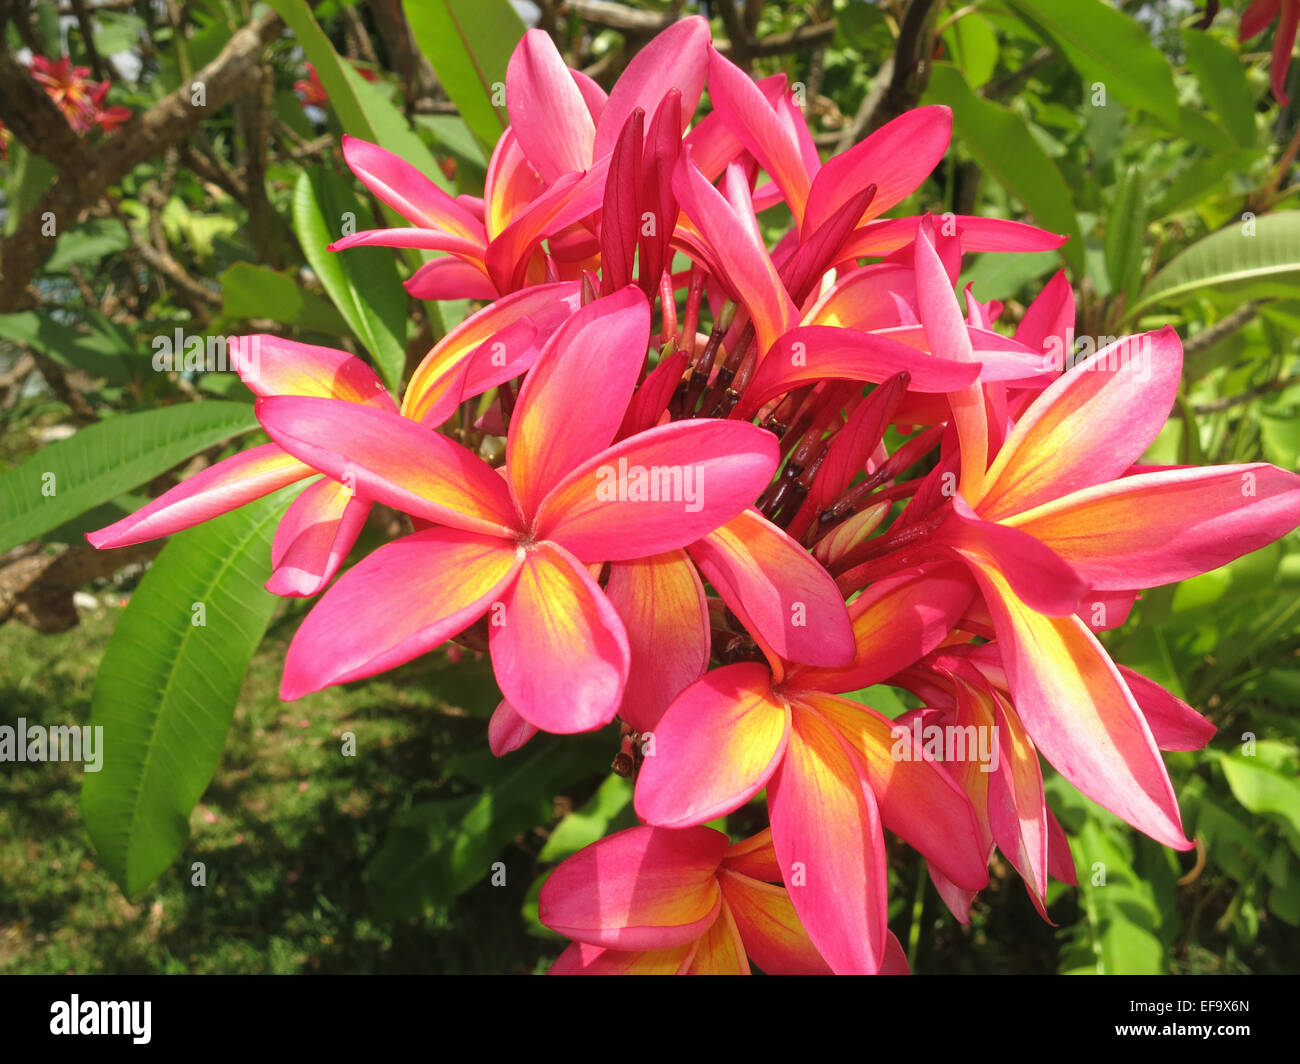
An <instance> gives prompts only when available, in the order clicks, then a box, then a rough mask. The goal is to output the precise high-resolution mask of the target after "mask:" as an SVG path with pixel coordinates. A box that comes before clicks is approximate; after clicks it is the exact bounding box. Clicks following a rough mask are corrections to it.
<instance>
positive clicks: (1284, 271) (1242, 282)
mask: <svg viewBox="0 0 1300 1064" xmlns="http://www.w3.org/2000/svg"><path fill="white" fill-rule="evenodd" d="M1251 228H1253V234H1252V233H1251V231H1250V229H1251ZM1297 291H1300V211H1282V212H1279V213H1277V214H1265V215H1261V216H1260V217H1258V218H1251V219H1247V220H1246V221H1244V222H1241V223H1239V224H1233V225H1229V226H1227V227H1226V228H1224V229H1220V230H1219V231H1218V232H1217V233H1211V234H1210V235H1209V236H1207V237H1205V239H1203V240H1200V241H1198V242H1197V243H1195V244H1193V245H1192V246H1191V247H1189V248H1187V250H1185V251H1183V252H1182V253H1181V254H1179V255H1177V256H1176V257H1175V258H1174V259H1173V261H1172V262H1170V263H1169V265H1168V266H1166V267H1165V268H1164V269H1162V270H1161V271H1160V272H1159V273H1157V274H1156V275H1155V277H1153V278H1152V279H1151V283H1150V284H1149V285H1147V286H1146V288H1145V289H1143V291H1142V294H1141V295H1140V296H1139V297H1138V301H1137V303H1136V304H1134V306H1133V307H1132V309H1131V311H1130V314H1131V313H1133V312H1136V311H1137V310H1139V309H1140V308H1142V307H1149V306H1153V305H1155V304H1157V303H1160V304H1165V303H1177V302H1179V301H1180V300H1184V299H1189V298H1191V297H1193V296H1204V297H1209V298H1211V299H1213V298H1216V297H1218V298H1222V299H1230V300H1231V301H1232V302H1233V303H1236V304H1239V303H1240V302H1241V301H1242V300H1244V299H1249V298H1256V297H1268V296H1278V295H1281V296H1291V297H1294V296H1295V295H1296V294H1297Z"/></svg>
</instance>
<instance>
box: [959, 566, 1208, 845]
mask: <svg viewBox="0 0 1300 1064" xmlns="http://www.w3.org/2000/svg"><path fill="white" fill-rule="evenodd" d="M976 574H977V579H978V581H979V583H980V586H981V588H982V590H983V592H984V600H985V602H987V603H988V607H989V610H990V612H991V613H992V615H993V624H994V627H995V629H996V631H997V636H998V643H999V644H1001V646H1002V653H1003V659H1004V661H1005V662H1006V666H1007V678H1008V680H1009V682H1010V685H1011V694H1012V700H1013V702H1014V703H1015V706H1016V710H1017V711H1018V712H1019V714H1020V717H1021V719H1022V720H1023V721H1024V724H1025V728H1026V729H1027V730H1028V732H1029V735H1030V738H1031V739H1033V741H1034V745H1035V746H1036V747H1038V749H1039V751H1040V752H1041V753H1042V755H1043V756H1044V757H1045V758H1047V760H1048V761H1050V762H1051V763H1052V764H1053V765H1054V766H1055V767H1056V769H1057V770H1058V771H1059V772H1060V773H1061V775H1063V776H1064V777H1065V778H1066V779H1068V780H1069V781H1070V782H1071V783H1073V784H1074V786H1075V787H1077V788H1078V789H1079V790H1080V791H1082V792H1083V793H1084V794H1085V795H1087V796H1088V797H1089V798H1091V799H1092V800H1093V801H1094V802H1097V803H1098V804H1099V805H1102V806H1104V807H1105V808H1107V809H1109V810H1110V811H1111V812H1113V813H1114V814H1115V815H1116V816H1118V817H1120V818H1121V819H1123V820H1125V821H1127V822H1128V823H1130V824H1132V825H1133V826H1134V827H1136V828H1137V829H1138V830H1139V831H1143V832H1145V833H1146V834H1148V835H1150V836H1151V837H1152V838H1153V839H1155V840H1156V841H1157V842H1161V843H1163V844H1164V845H1166V846H1172V847H1173V848H1174V849H1177V850H1185V849H1190V848H1191V845H1192V844H1191V843H1190V842H1188V841H1187V839H1186V838H1185V837H1184V836H1183V830H1182V819H1181V817H1180V816H1179V813H1178V802H1177V799H1176V798H1175V797H1174V789H1173V785H1172V784H1171V783H1170V782H1169V774H1168V772H1167V771H1166V770H1165V766H1164V763H1163V762H1162V761H1161V760H1160V754H1159V751H1158V750H1157V749H1156V744H1155V740H1154V739H1153V738H1152V735H1151V730H1150V728H1148V726H1147V724H1146V721H1145V720H1144V719H1143V717H1142V714H1141V712H1140V710H1139V709H1138V706H1137V703H1136V702H1135V701H1134V699H1133V695H1132V694H1131V693H1130V692H1129V689H1128V687H1127V686H1125V684H1124V681H1123V679H1122V677H1121V676H1120V674H1119V672H1118V671H1117V670H1116V668H1115V665H1114V664H1113V663H1112V662H1111V660H1110V658H1109V657H1108V656H1107V654H1106V652H1105V650H1104V649H1103V648H1102V646H1101V644H1100V643H1098V642H1097V639H1096V637H1095V636H1094V635H1093V634H1092V633H1091V632H1090V631H1088V628H1087V626H1086V625H1084V624H1083V622H1082V621H1080V620H1079V619H1078V618H1076V617H1044V616H1042V615H1041V614H1039V613H1036V612H1035V611H1033V610H1031V609H1029V608H1028V607H1027V606H1026V605H1025V604H1024V603H1023V602H1021V601H1020V600H1019V599H1018V598H1016V596H1015V593H1014V592H1013V591H1012V590H1011V588H1010V587H1009V586H1008V585H1007V583H1006V580H1005V578H1004V577H1003V576H1002V575H1001V574H1000V573H998V572H997V571H996V570H993V569H991V568H987V567H978V568H977V569H976Z"/></svg>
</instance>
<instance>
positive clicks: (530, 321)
mask: <svg viewBox="0 0 1300 1064" xmlns="http://www.w3.org/2000/svg"><path fill="white" fill-rule="evenodd" d="M441 261H444V262H447V261H450V260H447V259H444V260H441ZM581 294H582V293H581V286H580V285H579V284H578V283H577V282H575V281H561V282H559V283H556V284H544V285H534V286H532V287H530V288H525V289H524V290H523V291H520V292H512V293H510V294H509V295H504V296H501V297H500V298H499V299H495V298H494V300H493V302H492V303H491V304H489V305H488V306H486V307H484V308H483V309H482V310H479V311H476V312H475V313H473V314H471V315H470V316H469V317H468V318H466V319H465V320H464V321H463V322H461V323H460V324H459V325H457V326H456V327H455V328H454V329H452V330H451V332H449V333H448V334H447V335H446V336H444V337H443V338H442V339H441V340H439V341H438V342H437V343H436V344H435V345H434V347H433V349H432V350H431V351H430V352H429V353H428V354H427V355H425V356H424V358H423V359H421V360H420V364H419V366H418V367H416V370H415V372H414V373H413V374H412V375H411V382H410V383H409V384H408V385H407V386H406V394H405V396H404V397H403V399H402V416H403V417H408V418H410V419H411V420H412V421H422V422H424V423H425V424H427V425H429V426H430V427H432V426H434V425H439V424H441V423H442V422H443V421H445V420H446V419H447V418H448V417H450V416H451V414H452V411H453V410H455V408H456V406H457V405H458V404H459V403H460V401H461V399H463V398H465V397H466V396H474V395H480V394H482V393H483V392H485V391H487V390H488V389H489V388H493V387H496V385H497V384H500V383H501V381H502V380H509V379H510V378H511V377H514V376H517V375H518V374H520V373H522V372H523V371H524V370H526V369H527V368H528V367H529V366H531V365H532V364H533V362H534V361H535V360H536V358H537V353H538V351H539V350H540V349H541V346H542V344H544V343H545V342H546V340H547V338H548V337H549V336H550V335H551V334H552V333H553V332H554V331H555V330H556V329H557V328H559V326H560V325H561V324H562V323H563V322H564V321H565V320H566V319H568V317H569V316H570V315H571V314H573V312H574V311H576V310H577V309H578V307H579V306H580V305H581ZM501 374H508V375H507V376H504V377H502V376H501Z"/></svg>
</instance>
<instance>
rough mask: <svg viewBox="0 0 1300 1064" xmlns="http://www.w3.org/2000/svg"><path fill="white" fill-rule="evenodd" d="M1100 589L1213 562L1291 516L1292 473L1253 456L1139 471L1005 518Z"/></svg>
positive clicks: (1297, 512) (1155, 582)
mask: <svg viewBox="0 0 1300 1064" xmlns="http://www.w3.org/2000/svg"><path fill="white" fill-rule="evenodd" d="M1007 524H1008V525H1010V526H1012V527H1014V528H1018V529H1020V530H1021V531H1022V532H1027V533H1028V534H1029V535H1031V536H1033V537H1034V538H1035V539H1037V540H1041V541H1042V542H1043V543H1045V544H1047V546H1049V547H1051V548H1052V550H1054V551H1056V552H1057V553H1058V554H1060V555H1061V556H1062V557H1064V558H1065V559H1067V560H1068V561H1069V563H1070V565H1071V566H1072V567H1073V568H1074V569H1075V570H1076V571H1077V572H1078V573H1079V574H1080V575H1081V576H1082V577H1083V578H1084V579H1085V580H1087V581H1088V582H1089V583H1090V584H1091V585H1092V586H1093V587H1095V588H1097V589H1099V590H1103V591H1104V590H1122V589H1127V588H1148V587H1158V586H1159V585H1161V584H1172V583H1175V582H1176V581H1179V580H1186V579H1188V578H1189V577H1192V576H1199V575H1200V574H1201V573H1205V572H1209V571H1210V570H1211V569H1217V568H1218V567H1219V566H1221V565H1226V564H1227V563H1228V562H1230V561H1232V560H1233V559H1234V558H1240V557H1241V556H1242V555H1244V554H1249V553H1250V552H1251V551H1255V550H1258V549H1259V548H1260V547H1263V546H1266V545H1267V544H1269V543H1272V542H1273V541H1274V540H1277V539H1281V538H1282V537H1283V536H1284V535H1286V534H1287V533H1288V532H1290V531H1291V530H1292V529H1293V528H1295V527H1296V526H1297V525H1300V476H1297V475H1296V474H1295V473H1288V472H1285V471H1284V470H1281V469H1278V468H1277V467H1276V466H1271V465H1265V464H1263V463H1260V462H1256V463H1252V464H1250V465H1226V466H1205V467H1201V468H1193V469H1169V470H1162V471H1160V472H1155V473H1139V474H1137V475H1136V476H1130V477H1122V478H1121V479H1119V480H1115V481H1112V482H1110V483H1106V484H1098V485H1096V486H1094V487H1089V488H1085V489H1083V490H1082V491H1077V492H1075V493H1073V494H1071V495H1067V496H1065V497H1064V498H1061V499H1056V500H1054V501H1051V502H1047V503H1045V504H1044V505H1041V506H1038V507H1036V508H1035V509H1033V510H1030V511H1029V512H1027V513H1022V514H1018V515H1016V516H1015V517H1013V518H1008V520H1007Z"/></svg>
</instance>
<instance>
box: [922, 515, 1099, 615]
mask: <svg viewBox="0 0 1300 1064" xmlns="http://www.w3.org/2000/svg"><path fill="white" fill-rule="evenodd" d="M931 542H933V543H935V544H940V543H942V544H944V545H947V546H952V547H953V548H954V549H955V550H956V551H957V552H958V553H959V554H960V555H962V557H964V558H967V559H969V558H971V557H972V556H975V557H977V558H979V559H980V562H981V563H982V564H987V565H991V566H995V567H996V568H998V569H999V570H1000V571H1001V573H1002V575H1003V576H1004V577H1005V578H1006V579H1007V581H1008V582H1009V583H1010V585H1011V588H1012V590H1013V591H1014V592H1015V593H1016V595H1017V596H1019V598H1020V600H1021V601H1022V602H1024V603H1025V605H1027V606H1029V607H1030V608H1031V609H1035V610H1037V611H1038V612H1039V613H1045V614H1047V615H1048V616H1049V617H1068V616H1070V615H1071V614H1073V613H1074V612H1075V611H1076V610H1077V609H1078V607H1079V600H1080V599H1081V598H1082V597H1083V595H1084V593H1085V592H1086V591H1087V590H1088V587H1089V584H1088V581H1087V580H1086V579H1085V578H1084V577H1083V576H1082V575H1081V574H1080V573H1079V572H1077V571H1076V570H1075V569H1074V568H1072V567H1071V566H1070V564H1069V563H1068V562H1066V561H1065V560H1064V559H1063V558H1062V557H1061V556H1060V555H1059V554H1057V553H1056V552H1055V551H1053V550H1052V549H1051V548H1050V547H1048V546H1044V544H1043V543H1042V542H1040V541H1039V540H1038V539H1035V538H1034V537H1033V536H1031V535H1026V534H1025V533H1024V532H1022V531H1018V530H1017V529H1015V528H1008V527H1006V526H1004V525H1000V524H996V523H994V522H992V521H981V520H980V519H979V518H978V517H976V516H975V514H974V512H973V511H972V510H971V508H970V507H969V506H967V505H966V502H965V500H964V499H962V497H961V496H960V495H957V496H954V497H953V501H952V513H951V515H950V516H949V518H948V520H947V521H946V522H945V523H944V524H943V525H942V526H941V528H940V529H939V530H938V532H936V533H935V535H934V537H933V539H932V540H931Z"/></svg>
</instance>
